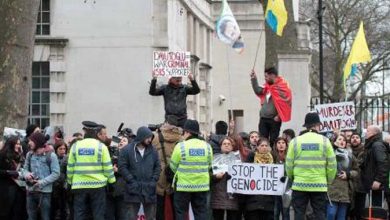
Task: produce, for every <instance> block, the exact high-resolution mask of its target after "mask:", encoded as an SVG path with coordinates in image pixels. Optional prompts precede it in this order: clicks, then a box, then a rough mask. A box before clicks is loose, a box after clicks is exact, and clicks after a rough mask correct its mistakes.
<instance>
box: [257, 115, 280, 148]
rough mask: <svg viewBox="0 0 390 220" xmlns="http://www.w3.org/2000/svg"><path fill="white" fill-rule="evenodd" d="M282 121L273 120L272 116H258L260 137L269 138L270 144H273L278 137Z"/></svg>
mask: <svg viewBox="0 0 390 220" xmlns="http://www.w3.org/2000/svg"><path fill="white" fill-rule="evenodd" d="M281 126H282V122H280V121H279V122H278V121H275V120H274V119H273V118H260V122H259V133H260V135H261V136H262V137H265V138H267V139H269V141H270V144H271V146H272V147H273V146H274V142H275V140H276V138H278V137H279V132H280V127H281Z"/></svg>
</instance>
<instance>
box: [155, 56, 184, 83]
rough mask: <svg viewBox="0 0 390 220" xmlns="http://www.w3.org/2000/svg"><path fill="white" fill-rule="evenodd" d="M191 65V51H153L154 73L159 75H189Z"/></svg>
mask: <svg viewBox="0 0 390 220" xmlns="http://www.w3.org/2000/svg"><path fill="white" fill-rule="evenodd" d="M190 67H191V56H190V52H186V51H177V52H173V51H154V52H153V73H154V74H155V75H156V76H158V77H170V76H188V74H189V73H190Z"/></svg>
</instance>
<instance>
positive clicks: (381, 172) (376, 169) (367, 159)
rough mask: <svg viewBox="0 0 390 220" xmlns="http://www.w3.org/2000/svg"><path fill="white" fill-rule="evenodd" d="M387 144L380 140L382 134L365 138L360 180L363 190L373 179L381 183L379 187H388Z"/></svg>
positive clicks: (367, 189) (366, 189)
mask: <svg viewBox="0 0 390 220" xmlns="http://www.w3.org/2000/svg"><path fill="white" fill-rule="evenodd" d="M388 154H389V152H388V146H387V145H386V144H385V143H384V141H383V140H382V134H376V135H374V136H372V137H370V138H369V139H367V140H366V143H365V144H364V153H363V163H362V164H361V165H360V168H361V176H360V177H361V180H362V184H363V187H364V190H365V192H368V191H369V190H370V189H371V187H372V183H373V182H374V181H378V182H380V183H381V187H384V188H385V189H387V188H388V186H387V185H388V175H389V158H388Z"/></svg>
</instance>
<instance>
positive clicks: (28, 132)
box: [26, 124, 39, 137]
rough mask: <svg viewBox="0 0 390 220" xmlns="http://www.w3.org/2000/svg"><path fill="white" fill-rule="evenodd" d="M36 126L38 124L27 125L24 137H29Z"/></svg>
mask: <svg viewBox="0 0 390 220" xmlns="http://www.w3.org/2000/svg"><path fill="white" fill-rule="evenodd" d="M38 127H39V126H38V125H35V124H33V125H29V126H27V128H26V137H30V135H31V134H32V133H34V131H35V129H36V128H38Z"/></svg>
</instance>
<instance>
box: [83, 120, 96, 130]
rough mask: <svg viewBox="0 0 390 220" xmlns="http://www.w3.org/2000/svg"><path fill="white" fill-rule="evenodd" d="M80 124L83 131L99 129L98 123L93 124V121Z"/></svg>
mask: <svg viewBox="0 0 390 220" xmlns="http://www.w3.org/2000/svg"><path fill="white" fill-rule="evenodd" d="M81 124H83V126H84V127H83V129H91V130H97V129H99V128H101V125H99V124H98V123H96V122H93V121H83V122H81Z"/></svg>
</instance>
